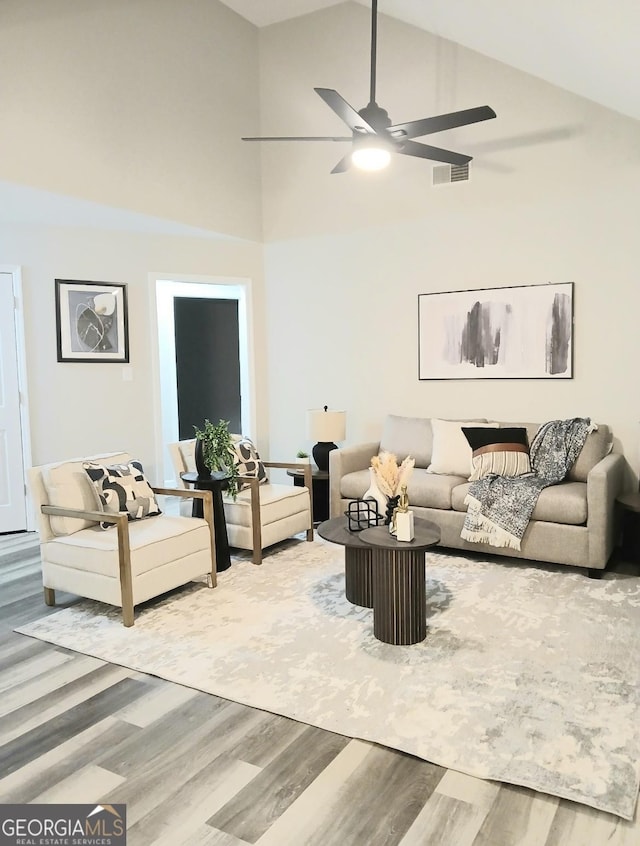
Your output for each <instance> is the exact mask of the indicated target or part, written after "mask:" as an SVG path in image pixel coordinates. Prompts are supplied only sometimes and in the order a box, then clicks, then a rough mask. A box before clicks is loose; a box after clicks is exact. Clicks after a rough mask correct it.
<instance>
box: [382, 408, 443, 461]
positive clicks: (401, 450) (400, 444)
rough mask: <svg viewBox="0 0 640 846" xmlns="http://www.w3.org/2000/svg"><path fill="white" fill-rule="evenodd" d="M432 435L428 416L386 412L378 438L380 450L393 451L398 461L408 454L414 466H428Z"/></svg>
mask: <svg viewBox="0 0 640 846" xmlns="http://www.w3.org/2000/svg"><path fill="white" fill-rule="evenodd" d="M432 445H433V435H432V432H431V420H430V419H429V418H428V417H401V416H399V415H397V414H388V415H387V417H386V419H385V421H384V426H383V429H382V437H381V438H380V452H391V453H393V454H394V455H395V456H396V458H397V459H398V461H399V462H401V461H404V459H405V458H406V457H407V456H408V455H410V456H411V457H412V458H414V459H415V462H416V463H415V466H416V467H428V466H429V463H430V462H431V449H432Z"/></svg>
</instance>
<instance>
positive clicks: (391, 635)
mask: <svg viewBox="0 0 640 846" xmlns="http://www.w3.org/2000/svg"><path fill="white" fill-rule="evenodd" d="M414 534H415V537H414V538H413V540H412V541H406V542H405V541H398V540H396V539H395V537H394V536H393V535H390V534H389V527H388V526H374V527H373V528H370V529H364V530H363V531H362V532H360V537H361V539H362V540H363V541H364V542H365V543H368V544H371V546H372V547H373V559H372V573H373V636H374V637H376V638H377V639H378V640H381V641H383V642H384V643H392V644H393V645H394V646H406V645H409V644H412V643H419V642H420V641H422V640H424V639H425V637H426V636H427V597H426V572H425V552H426V551H427V549H430V548H431V547H432V546H435V545H436V544H437V543H438V542H439V541H440V529H439V528H438V526H437V525H436V524H435V523H431V522H430V521H429V520H422V519H421V518H416V519H415V520H414Z"/></svg>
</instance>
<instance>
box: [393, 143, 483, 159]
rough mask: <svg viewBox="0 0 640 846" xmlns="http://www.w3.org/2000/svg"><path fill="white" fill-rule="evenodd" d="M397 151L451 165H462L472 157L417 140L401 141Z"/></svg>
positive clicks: (405, 154)
mask: <svg viewBox="0 0 640 846" xmlns="http://www.w3.org/2000/svg"><path fill="white" fill-rule="evenodd" d="M397 152H398V153H402V155H404V156H417V157H418V158H420V159H432V160H433V161H435V162H446V164H452V165H463V164H466V163H467V162H470V161H471V159H472V158H473V157H472V156H464V155H462V153H452V152H451V151H450V150H441V149H440V147H431V146H429V144H420V143H419V142H418V141H403V142H401V143H400V144H399V145H398V149H397Z"/></svg>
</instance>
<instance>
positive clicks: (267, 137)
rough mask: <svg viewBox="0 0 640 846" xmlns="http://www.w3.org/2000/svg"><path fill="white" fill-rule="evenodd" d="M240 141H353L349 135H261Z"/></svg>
mask: <svg viewBox="0 0 640 846" xmlns="http://www.w3.org/2000/svg"><path fill="white" fill-rule="evenodd" d="M241 140H242V141H353V137H352V136H351V135H347V136H344V137H341V136H338V135H302V136H297V135H263V136H262V137H260V138H242V139H241Z"/></svg>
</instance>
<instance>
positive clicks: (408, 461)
mask: <svg viewBox="0 0 640 846" xmlns="http://www.w3.org/2000/svg"><path fill="white" fill-rule="evenodd" d="M415 463H416V461H415V458H411V456H410V455H408V456H407V457H406V458H405V459H404V461H403V462H402V464H401V465H400V466H398V459H397V458H396V456H395V455H394V454H393V453H392V452H381V453H380V455H374V456H373V458H372V459H371V466H372V467H373V472H374V474H375V477H376V481H377V483H378V487H379V488H380V490H381V491H382V493H383V494H384V495H385V496H389V497H392V496H398V495H399V494H400V491H401V490H402V486H403V485H406V484H407V481H408V479H409V476H410V475H411V473H412V471H413V468H414V465H415Z"/></svg>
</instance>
